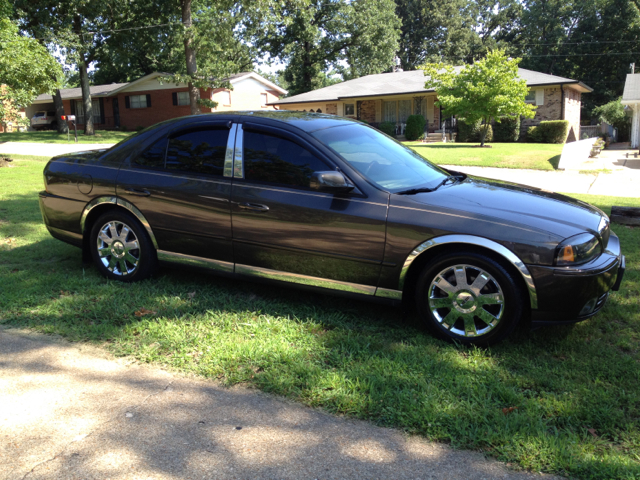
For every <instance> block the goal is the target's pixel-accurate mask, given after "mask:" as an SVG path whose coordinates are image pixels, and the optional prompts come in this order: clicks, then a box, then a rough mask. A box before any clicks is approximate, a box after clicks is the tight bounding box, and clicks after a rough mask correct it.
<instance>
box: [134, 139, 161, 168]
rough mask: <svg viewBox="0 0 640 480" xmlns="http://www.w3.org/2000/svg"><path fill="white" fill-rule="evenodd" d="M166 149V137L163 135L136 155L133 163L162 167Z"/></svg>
mask: <svg viewBox="0 0 640 480" xmlns="http://www.w3.org/2000/svg"><path fill="white" fill-rule="evenodd" d="M166 151H167V138H166V137H163V138H161V139H160V140H158V141H157V142H156V143H154V144H153V145H151V146H150V147H149V148H147V149H146V150H145V151H144V152H142V153H141V154H140V155H138V156H137V157H136V159H135V160H134V161H133V164H134V165H136V166H139V167H146V168H164V154H165V152H166Z"/></svg>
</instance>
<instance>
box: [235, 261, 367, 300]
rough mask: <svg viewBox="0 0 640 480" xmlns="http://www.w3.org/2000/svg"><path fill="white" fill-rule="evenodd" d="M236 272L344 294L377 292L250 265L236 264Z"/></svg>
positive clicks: (324, 279) (352, 285)
mask: <svg viewBox="0 0 640 480" xmlns="http://www.w3.org/2000/svg"><path fill="white" fill-rule="evenodd" d="M235 271H236V273H237V274H241V275H247V276H251V277H258V278H266V279H269V280H279V281H281V282H289V283H297V284H300V285H309V286H312V287H321V288H328V289H331V290H339V291H342V292H351V293H360V294H363V295H374V294H375V292H376V287H374V286H370V285H360V284H357V283H349V282H341V281H339V280H330V279H327V278H319V277H311V276H308V275H301V274H298V273H290V272H282V271H280V270H271V269H269V268H261V267H252V266H250V265H242V264H236V269H235Z"/></svg>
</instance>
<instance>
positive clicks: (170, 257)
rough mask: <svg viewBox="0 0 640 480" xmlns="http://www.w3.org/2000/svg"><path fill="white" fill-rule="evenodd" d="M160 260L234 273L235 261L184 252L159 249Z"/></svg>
mask: <svg viewBox="0 0 640 480" xmlns="http://www.w3.org/2000/svg"><path fill="white" fill-rule="evenodd" d="M158 260H160V261H161V262H168V263H173V264H177V265H183V266H187V267H200V268H207V269H210V270H215V271H218V272H226V273H233V270H234V269H233V263H231V262H223V261H222V260H213V259H211V258H202V257H195V256H193V255H186V254H184V253H175V252H167V251H165V250H158Z"/></svg>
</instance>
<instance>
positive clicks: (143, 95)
mask: <svg viewBox="0 0 640 480" xmlns="http://www.w3.org/2000/svg"><path fill="white" fill-rule="evenodd" d="M134 97H137V98H139V97H144V107H134V106H133V98H134ZM129 108H135V109H140V108H149V105H147V96H146V95H145V94H142V95H129Z"/></svg>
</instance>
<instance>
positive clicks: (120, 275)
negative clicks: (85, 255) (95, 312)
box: [89, 210, 158, 282]
mask: <svg viewBox="0 0 640 480" xmlns="http://www.w3.org/2000/svg"><path fill="white" fill-rule="evenodd" d="M89 242H90V248H91V257H92V258H93V261H94V263H95V264H96V266H97V267H98V270H99V271H100V273H101V274H102V275H103V276H105V277H107V278H109V279H111V280H118V281H121V282H137V281H140V280H144V279H145V278H148V277H150V276H151V275H152V274H153V272H154V271H155V269H156V267H157V264H158V259H157V253H156V251H155V249H154V247H153V244H152V243H151V240H150V238H149V235H147V232H146V231H145V229H144V228H143V227H142V225H141V224H140V222H139V221H138V220H137V219H136V218H135V217H134V216H133V215H131V214H129V213H126V212H124V211H121V210H112V211H109V212H106V213H104V214H103V215H101V216H100V217H99V218H98V219H97V220H96V221H95V222H94V224H93V227H92V228H91V234H90V238H89Z"/></svg>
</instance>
